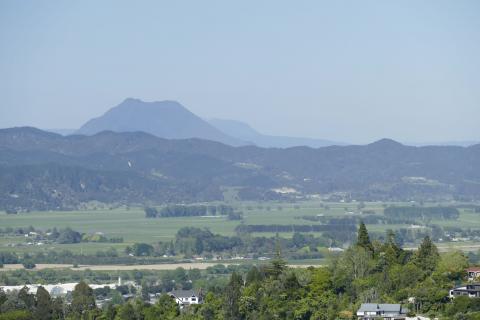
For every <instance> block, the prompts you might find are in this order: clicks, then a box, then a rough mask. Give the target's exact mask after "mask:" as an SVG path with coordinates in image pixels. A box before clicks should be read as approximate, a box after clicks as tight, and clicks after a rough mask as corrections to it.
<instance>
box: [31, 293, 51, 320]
mask: <svg viewBox="0 0 480 320" xmlns="http://www.w3.org/2000/svg"><path fill="white" fill-rule="evenodd" d="M35 298H36V299H35V300H36V302H35V312H34V317H35V319H38V320H50V319H52V313H53V308H52V299H51V298H50V294H49V293H48V291H47V290H45V288H44V287H42V286H40V287H38V289H37V293H36V295H35Z"/></svg>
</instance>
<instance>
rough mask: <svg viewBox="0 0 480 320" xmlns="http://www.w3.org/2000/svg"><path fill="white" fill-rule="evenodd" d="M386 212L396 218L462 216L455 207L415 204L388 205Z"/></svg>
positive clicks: (451, 218)
mask: <svg viewBox="0 0 480 320" xmlns="http://www.w3.org/2000/svg"><path fill="white" fill-rule="evenodd" d="M384 214H385V216H386V217H388V218H394V219H398V218H401V219H413V220H416V219H421V220H432V219H445V220H456V219H458V217H459V216H460V212H459V211H458V209H457V208H454V207H440V206H438V207H414V206H410V207H409V206H401V207H396V206H393V207H387V208H385V210H384Z"/></svg>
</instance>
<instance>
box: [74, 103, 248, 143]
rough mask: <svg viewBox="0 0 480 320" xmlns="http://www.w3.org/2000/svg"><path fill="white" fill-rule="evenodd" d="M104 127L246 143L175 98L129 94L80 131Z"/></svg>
mask: <svg viewBox="0 0 480 320" xmlns="http://www.w3.org/2000/svg"><path fill="white" fill-rule="evenodd" d="M101 131H113V132H135V131H143V132H146V133H150V134H152V135H155V136H157V137H160V138H166V139H189V138H199V139H205V140H212V141H217V142H222V143H225V144H230V145H234V146H236V145H242V144H244V143H243V142H242V141H241V140H238V139H235V138H232V137H230V136H228V135H227V134H225V133H223V132H222V131H220V130H218V129H217V128H215V127H214V126H212V125H210V124H209V123H208V122H206V121H204V120H203V119H201V118H200V117H198V116H197V115H195V114H193V113H192V112H191V111H189V110H188V109H187V108H185V107H184V106H183V105H181V104H180V103H179V102H177V101H174V100H164V101H152V102H145V101H142V100H140V99H137V98H127V99H125V100H123V101H122V102H121V103H120V104H119V105H117V106H115V107H113V108H111V109H110V110H108V111H107V112H105V113H104V114H103V115H102V116H100V117H98V118H94V119H91V120H89V121H88V122H87V123H85V124H84V125H83V126H82V127H81V128H80V129H79V130H78V131H77V133H78V134H84V135H93V134H96V133H98V132H101Z"/></svg>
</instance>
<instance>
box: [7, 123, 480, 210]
mask: <svg viewBox="0 0 480 320" xmlns="http://www.w3.org/2000/svg"><path fill="white" fill-rule="evenodd" d="M0 151H1V152H0V208H15V209H41V210H50V209H59V208H63V209H73V208H76V207H78V206H79V205H80V204H81V203H84V202H88V201H93V200H96V201H103V202H115V203H130V204H139V205H145V204H148V203H153V204H162V203H170V202H174V203H176V202H195V201H212V200H217V201H218V200H222V199H223V191H222V190H225V188H227V189H231V188H233V189H234V190H236V191H235V192H236V193H237V197H238V198H239V199H243V200H262V199H276V200H282V199H283V200H295V199H296V197H298V196H300V197H308V196H309V195H316V194H319V195H322V197H326V198H327V199H330V198H331V197H333V198H332V199H338V197H340V198H345V197H352V198H354V199H357V200H377V201H383V200H453V199H457V200H473V199H477V200H478V199H479V198H480V172H479V171H478V168H479V167H480V144H478V145H474V146H471V147H449V146H428V147H415V146H405V145H402V144H400V143H397V142H395V141H393V140H388V139H383V140H379V141H377V142H374V143H371V144H368V145H351V146H327V147H322V148H310V147H305V146H301V147H292V148H286V149H282V148H261V147H257V146H252V145H249V146H237V147H232V146H229V145H226V144H222V143H219V142H215V141H208V140H202V139H196V138H193V139H181V140H176V139H173V140H172V139H163V138H158V137H156V136H153V135H151V134H148V133H144V132H123V133H117V132H112V131H104V132H100V133H97V134H95V135H93V136H85V135H72V136H66V137H64V136H61V135H58V134H54V133H48V132H45V131H42V130H39V129H36V128H31V127H27V128H10V129H1V130H0ZM283 187H287V188H291V189H293V190H296V193H295V194H294V195H293V194H292V195H288V194H280V193H277V192H275V190H276V189H278V188H283ZM292 197H293V198H292ZM336 197H337V198H336Z"/></svg>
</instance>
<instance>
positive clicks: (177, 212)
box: [145, 204, 234, 218]
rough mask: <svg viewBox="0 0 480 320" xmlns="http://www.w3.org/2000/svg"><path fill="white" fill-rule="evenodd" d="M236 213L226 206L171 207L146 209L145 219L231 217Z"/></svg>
mask: <svg viewBox="0 0 480 320" xmlns="http://www.w3.org/2000/svg"><path fill="white" fill-rule="evenodd" d="M233 212H234V209H233V207H231V206H227V205H224V204H221V205H218V206H213V205H210V206H205V205H169V206H166V207H163V208H162V209H160V210H157V209H156V208H151V207H147V208H145V217H147V218H166V217H195V216H206V215H211V216H215V215H229V214H232V213H233Z"/></svg>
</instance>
